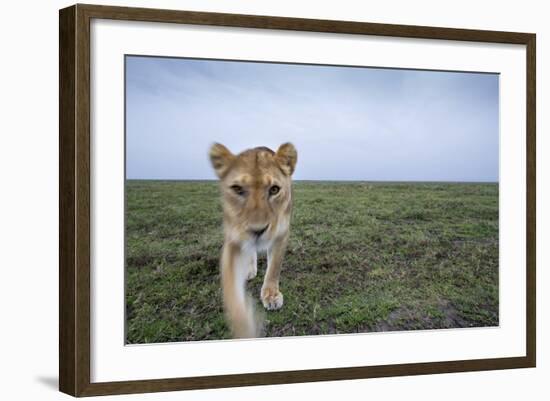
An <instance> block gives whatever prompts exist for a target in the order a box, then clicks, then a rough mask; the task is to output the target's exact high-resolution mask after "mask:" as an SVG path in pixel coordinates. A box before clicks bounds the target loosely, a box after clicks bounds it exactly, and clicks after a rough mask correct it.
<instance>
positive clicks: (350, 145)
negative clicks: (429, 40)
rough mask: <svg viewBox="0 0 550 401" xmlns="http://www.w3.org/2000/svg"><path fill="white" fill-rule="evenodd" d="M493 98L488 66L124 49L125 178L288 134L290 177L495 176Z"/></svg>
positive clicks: (195, 163) (194, 169) (203, 162)
mask: <svg viewBox="0 0 550 401" xmlns="http://www.w3.org/2000/svg"><path fill="white" fill-rule="evenodd" d="M498 99H499V89H498V75H495V74H475V73H454V72H434V71H413V70H394V69H376V68H352V67H332V66H313V65H291V64H271V63H251V62H233V61H209V60H188V59H176V58H153V57H136V56H128V57H127V59H126V113H127V114H126V119H127V120H126V129H127V131H126V151H127V154H126V160H127V178H130V179H136V178H140V179H214V178H215V175H214V173H213V171H212V168H211V166H210V163H209V160H208V156H207V155H208V148H209V146H210V144H212V143H213V142H220V143H223V144H225V145H226V146H227V147H228V148H229V149H230V150H231V151H233V152H234V153H238V152H240V151H242V150H244V149H247V148H251V147H255V146H268V147H270V148H272V149H273V150H276V149H277V147H278V146H279V145H280V144H281V143H283V142H288V141H290V142H292V143H294V145H295V146H296V148H297V150H298V165H297V168H296V172H295V174H294V179H302V180H382V181H498V172H499V165H498V147H499V118H498V113H499V111H498V104H499V100H498Z"/></svg>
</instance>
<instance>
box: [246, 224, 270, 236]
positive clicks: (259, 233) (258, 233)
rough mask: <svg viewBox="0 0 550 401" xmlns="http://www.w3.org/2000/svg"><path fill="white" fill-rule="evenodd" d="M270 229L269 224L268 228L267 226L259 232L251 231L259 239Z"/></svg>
mask: <svg viewBox="0 0 550 401" xmlns="http://www.w3.org/2000/svg"><path fill="white" fill-rule="evenodd" d="M268 227H269V224H268V225H267V226H265V227H264V228H261V229H259V230H250V232H251V233H252V234H253V235H255V236H256V237H259V236H260V235H262V234H263V233H265V231H266V230H267V228H268Z"/></svg>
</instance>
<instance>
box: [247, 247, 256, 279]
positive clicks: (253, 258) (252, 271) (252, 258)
mask: <svg viewBox="0 0 550 401" xmlns="http://www.w3.org/2000/svg"><path fill="white" fill-rule="evenodd" d="M257 274H258V254H257V253H256V251H253V252H252V255H251V256H250V270H249V271H248V276H247V280H252V279H253V278H254V277H256V275H257Z"/></svg>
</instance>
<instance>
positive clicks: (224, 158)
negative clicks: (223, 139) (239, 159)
mask: <svg viewBox="0 0 550 401" xmlns="http://www.w3.org/2000/svg"><path fill="white" fill-rule="evenodd" d="M209 155H210V162H211V163H212V167H214V171H215V172H216V175H217V176H218V177H219V178H223V177H225V175H226V174H227V173H228V171H229V168H230V167H231V164H232V163H233V160H234V159H235V156H234V155H233V153H231V152H230V151H229V149H227V148H226V147H225V146H223V145H222V144H221V143H215V144H213V145H212V146H211V147H210V153H209Z"/></svg>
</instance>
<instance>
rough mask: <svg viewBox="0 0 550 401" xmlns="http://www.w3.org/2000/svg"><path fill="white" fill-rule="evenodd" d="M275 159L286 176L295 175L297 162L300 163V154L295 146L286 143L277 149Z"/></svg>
mask: <svg viewBox="0 0 550 401" xmlns="http://www.w3.org/2000/svg"><path fill="white" fill-rule="evenodd" d="M275 159H276V160H277V163H279V166H281V170H283V172H284V173H285V174H286V175H288V176H291V175H292V173H294V169H295V167H296V162H297V161H298V153H297V152H296V148H295V147H294V145H293V144H291V143H284V144H282V145H281V146H279V149H277V153H275Z"/></svg>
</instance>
